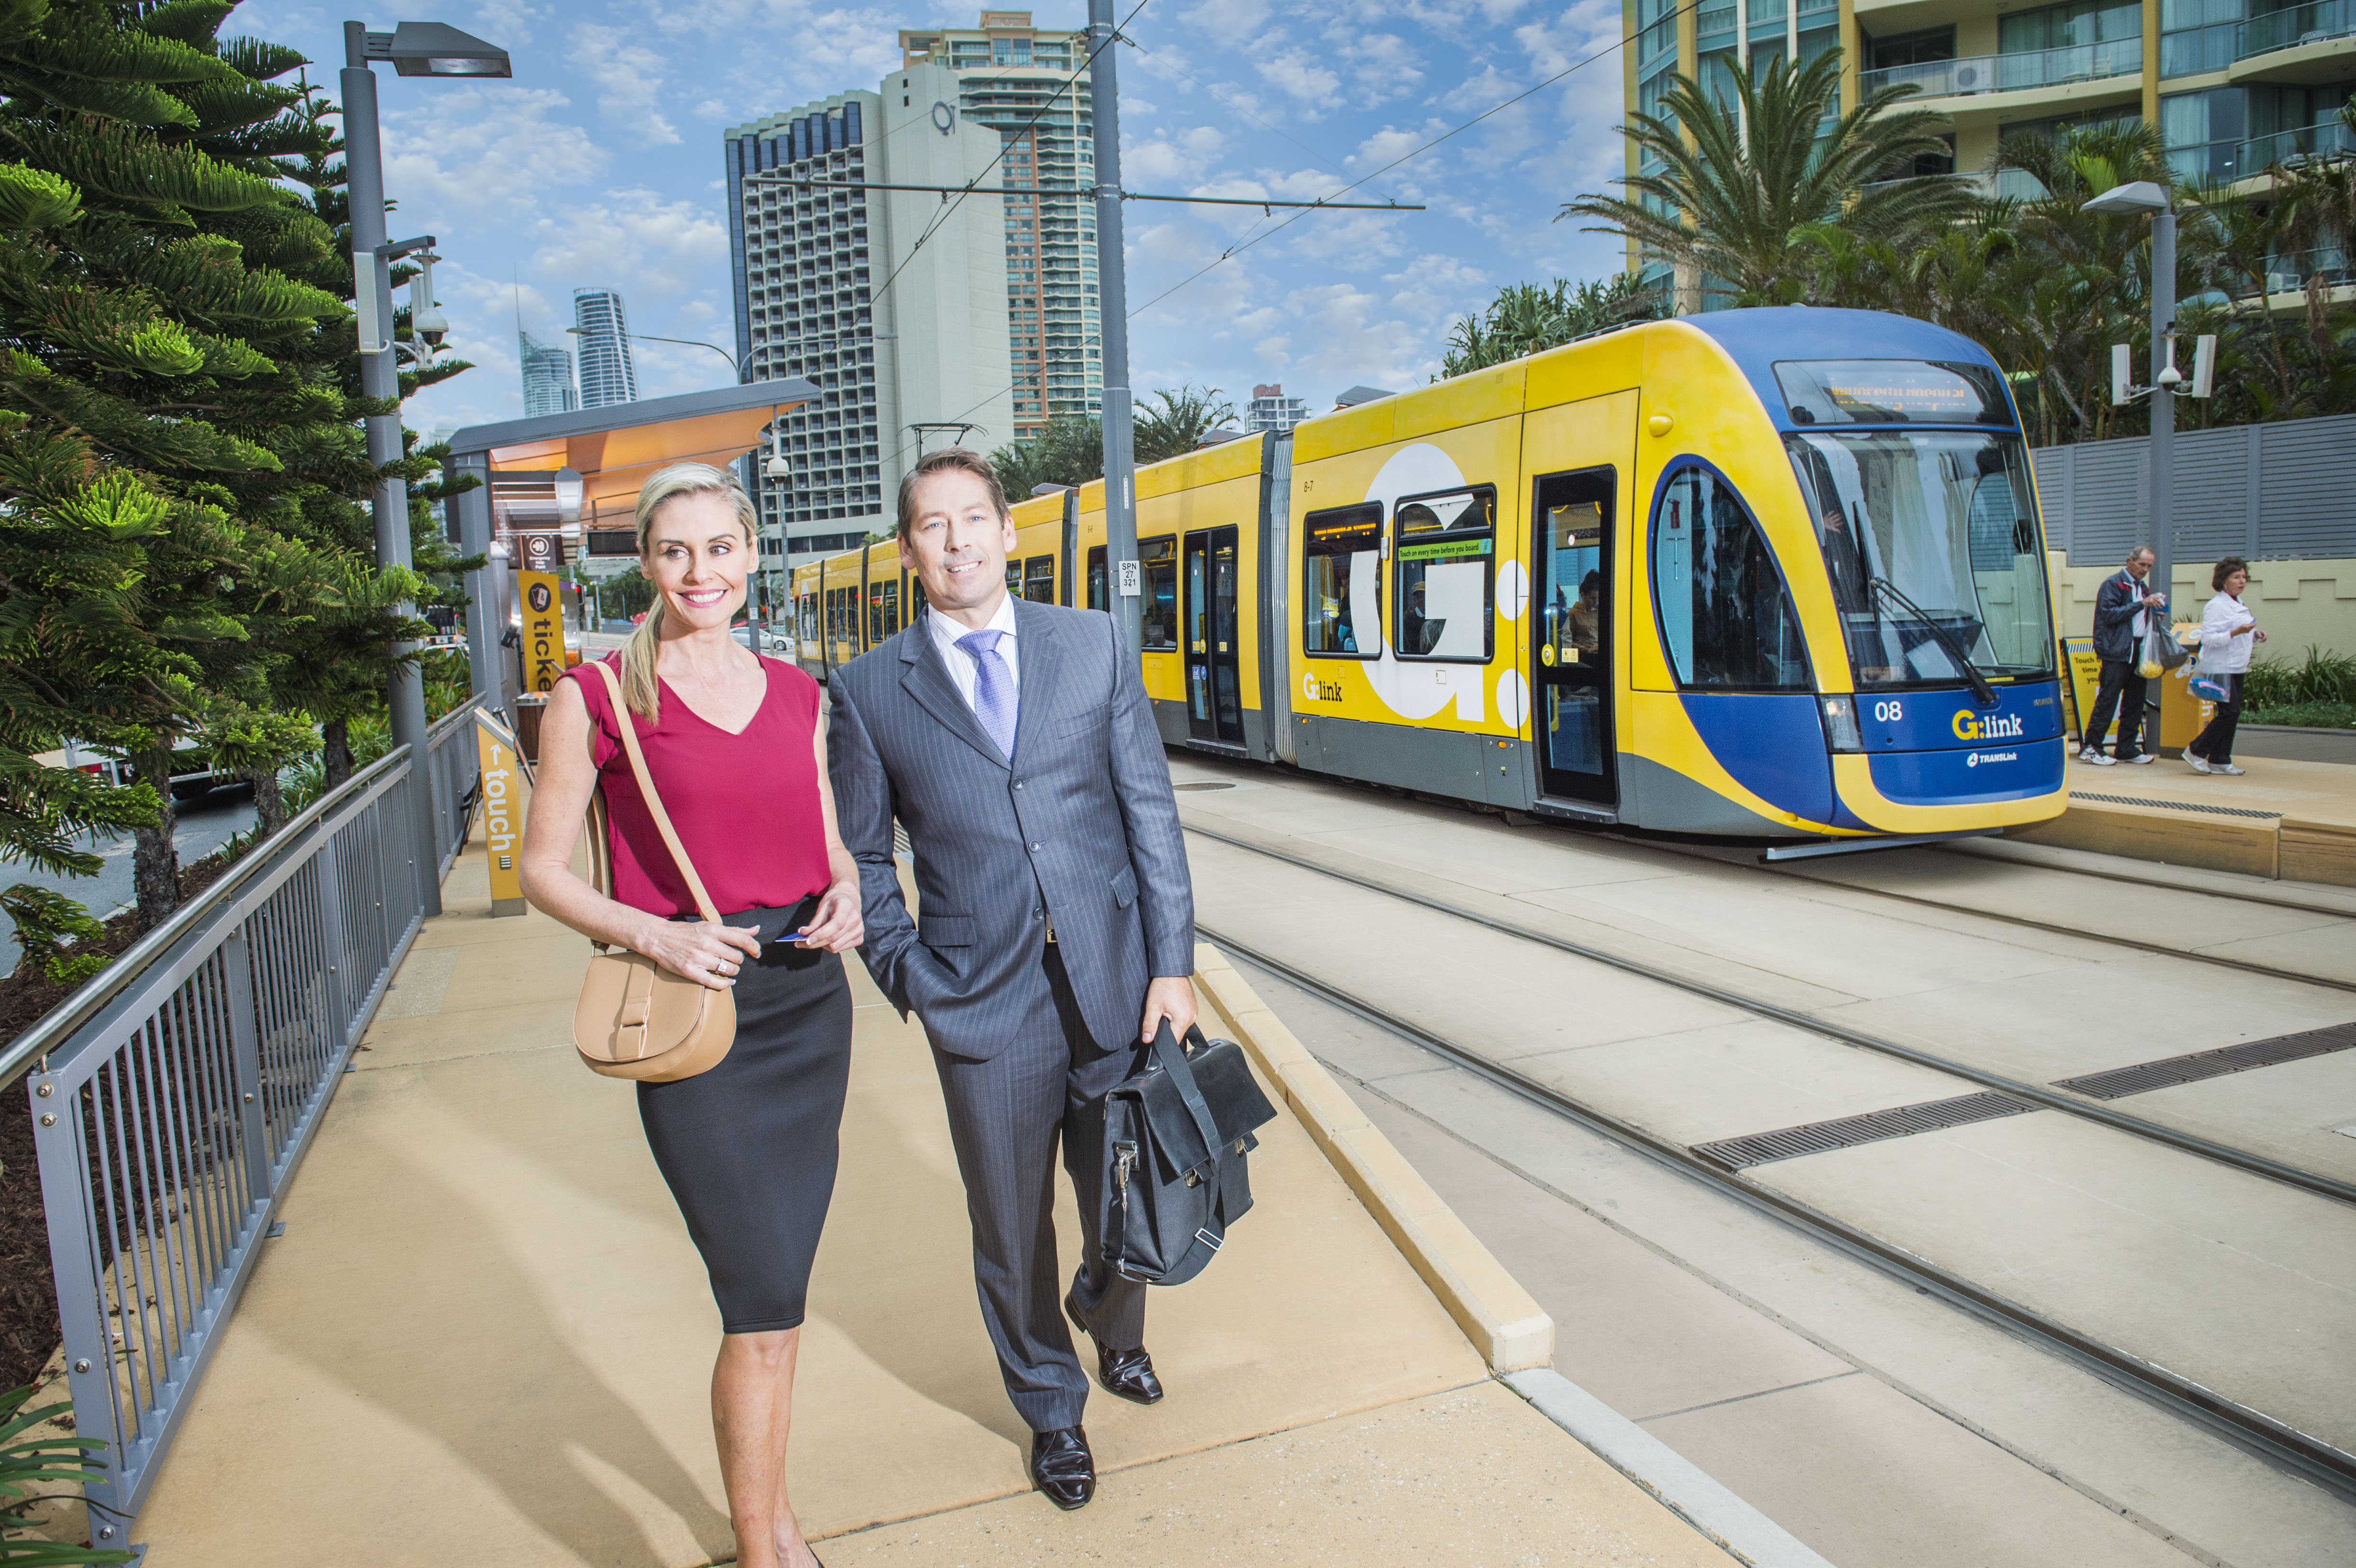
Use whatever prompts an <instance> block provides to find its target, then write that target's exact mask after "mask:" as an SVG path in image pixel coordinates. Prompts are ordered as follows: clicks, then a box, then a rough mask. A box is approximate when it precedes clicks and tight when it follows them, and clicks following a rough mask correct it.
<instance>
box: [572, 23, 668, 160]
mask: <svg viewBox="0 0 2356 1568" xmlns="http://www.w3.org/2000/svg"><path fill="white" fill-rule="evenodd" d="M629 37H630V35H627V34H625V33H624V32H623V31H622V30H621V29H619V28H617V27H594V26H583V27H575V28H573V47H572V48H571V50H570V51H569V58H570V59H572V61H573V68H574V69H576V70H578V71H579V72H580V73H581V74H582V75H583V76H584V77H585V78H586V79H588V80H591V81H594V82H595V83H596V84H597V89H598V91H597V107H598V109H599V110H600V111H601V112H603V113H604V114H605V119H606V123H608V124H609V125H610V126H612V127H613V128H614V129H616V130H620V131H625V132H627V133H630V134H631V135H633V136H635V137H637V138H638V139H639V140H640V141H641V142H642V143H644V144H648V145H652V146H662V145H665V144H671V143H676V142H677V141H678V140H679V132H678V130H677V129H676V128H675V127H674V126H673V125H672V124H671V123H670V122H669V120H666V119H665V118H663V116H662V113H661V112H659V110H657V109H656V107H655V105H656V103H657V102H658V101H660V100H661V98H662V96H663V57H662V56H660V55H658V54H657V53H656V52H655V51H654V50H652V49H650V48H647V47H646V46H645V45H644V44H639V43H634V42H631V41H629Z"/></svg>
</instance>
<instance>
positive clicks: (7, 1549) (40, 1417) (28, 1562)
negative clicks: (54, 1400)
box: [0, 1388, 134, 1568]
mask: <svg viewBox="0 0 2356 1568" xmlns="http://www.w3.org/2000/svg"><path fill="white" fill-rule="evenodd" d="M32 1397H33V1391H32V1390H31V1389H30V1388H19V1389H10V1390H9V1391H8V1392H5V1393H0V1563H9V1564H22V1565H23V1568H103V1565H104V1564H108V1563H129V1562H131V1561H133V1558H134V1554H133V1553H131V1552H102V1551H100V1550H98V1549H97V1548H95V1547H90V1546H72V1545H69V1544H67V1543H65V1542H63V1541H41V1540H37V1539H28V1538H27V1537H26V1536H25V1535H23V1534H22V1533H20V1532H21V1531H24V1530H26V1529H27V1526H26V1524H25V1522H24V1518H25V1515H26V1513H27V1512H28V1511H29V1510H30V1509H32V1508H33V1506H34V1505H35V1504H36V1503H38V1502H39V1501H40V1500H41V1499H42V1497H43V1496H44V1494H42V1493H39V1492H36V1491H34V1490H33V1488H35V1487H38V1486H42V1485H45V1484H48V1483H55V1482H64V1483H68V1484H72V1485H79V1484H80V1483H83V1482H87V1481H95V1480H98V1479H100V1478H101V1477H100V1474H99V1472H98V1471H97V1470H95V1469H93V1468H91V1463H90V1456H91V1455H92V1454H94V1453H96V1452H97V1451H98V1450H100V1449H102V1448H103V1447H105V1446H106V1445H105V1443H104V1442H103V1441H102V1440H101V1439H99V1438H96V1437H57V1436H49V1437H38V1436H32V1435H29V1434H31V1433H32V1432H33V1430H34V1428H36V1427H37V1426H40V1425H42V1424H44V1423H46V1422H48V1420H49V1418H50V1417H52V1416H54V1415H57V1414H59V1413H60V1410H61V1408H62V1407H60V1406H59V1405H54V1404H45V1405H43V1406H42V1407H41V1408H40V1409H38V1410H27V1409H26V1408H25V1406H26V1405H27V1403H29V1402H30V1401H31V1399H32Z"/></svg>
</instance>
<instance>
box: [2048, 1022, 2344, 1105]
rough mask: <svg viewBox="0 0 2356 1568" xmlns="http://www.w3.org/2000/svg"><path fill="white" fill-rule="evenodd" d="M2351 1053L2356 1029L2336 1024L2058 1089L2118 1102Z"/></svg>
mask: <svg viewBox="0 0 2356 1568" xmlns="http://www.w3.org/2000/svg"><path fill="white" fill-rule="evenodd" d="M2351 1050H2356V1023H2347V1024H2333V1025H2331V1026H2329V1028H2326V1029H2308V1030H2305V1031H2304V1032H2302V1033H2299V1034H2284V1035H2276V1037H2275V1038H2274V1039H2272V1040H2244V1041H2243V1042H2242V1043H2241V1044H2239V1045H2228V1046H2223V1047H2222V1048H2220V1049H2218V1050H2216V1051H2193V1052H2191V1053H2190V1054H2189V1055H2185V1056H2168V1057H2162V1058H2161V1059H2160V1060H2159V1061H2138V1062H2136V1064H2135V1065H2134V1066H2133V1067H2114V1068H2112V1069H2111V1070H2110V1071H2109V1072H2089V1073H2087V1074H2085V1075H2084V1076H2083V1077H2081V1078H2061V1079H2056V1080H2055V1081H2054V1084H2053V1087H2055V1088H2056V1089H2067V1090H2070V1091H2071V1092H2072V1093H2078V1094H2084V1095H2087V1096H2089V1097H2090V1098H2093V1099H2096V1100H2116V1099H2121V1098H2123V1097H2125V1096H2126V1095H2128V1094H2140V1093H2144V1092H2146V1091H2147V1090H2151V1089H2168V1088H2173V1087H2174V1086H2175V1085H2177V1084H2179V1083H2200V1082H2201V1080H2202V1079H2203V1078H2222V1077H2223V1076H2225V1074H2227V1073H2228V1072H2245V1071H2247V1070H2248V1069H2250V1068H2253V1067H2274V1066H2276V1065H2278V1064H2280V1063H2282V1062H2285V1061H2306V1060H2307V1059H2308V1057H2310V1056H2329V1055H2330V1054H2331V1053H2332V1052H2333V1051H2351Z"/></svg>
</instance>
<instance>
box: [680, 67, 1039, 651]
mask: <svg viewBox="0 0 2356 1568" xmlns="http://www.w3.org/2000/svg"><path fill="white" fill-rule="evenodd" d="M998 152H999V137H998V136H997V134H996V133H994V132H992V131H991V130H989V129H987V128H986V127H984V126H982V125H980V124H979V123H974V122H973V121H970V120H969V119H968V118H967V116H966V114H965V113H964V112H963V110H962V109H961V108H960V107H959V104H958V80H957V78H956V77H955V76H954V75H952V74H951V73H950V72H949V71H948V70H946V69H942V68H939V67H936V66H929V65H916V66H911V67H909V68H908V69H905V70H898V71H894V72H893V73H892V75H890V76H889V77H887V78H885V79H884V80H883V84H882V90H881V91H875V92H866V91H854V92H844V93H840V94H837V95H836V96H834V97H832V98H829V99H826V100H825V101H822V102H818V103H809V104H804V105H802V106H801V107H800V108H798V109H792V110H788V111H787V112H784V113H782V114H773V115H770V116H768V117H767V118H766V119H762V120H757V121H755V122H753V123H750V124H745V125H738V126H735V127H734V128H732V129H731V130H729V131H728V132H727V133H726V137H725V140H724V142H723V155H724V157H725V160H726V163H725V167H726V171H727V185H728V195H729V229H730V250H731V253H732V257H733V260H734V267H735V273H734V285H735V304H736V344H737V349H738V355H739V362H740V363H742V364H743V365H744V367H745V370H746V373H747V376H748V378H749V379H755V380H758V379H766V378H769V377H777V376H800V377H806V378H807V379H809V380H810V381H812V382H814V383H816V384H817V386H818V388H819V402H818V403H817V404H816V405H814V406H811V407H808V408H804V409H799V410H797V411H794V412H793V413H791V414H788V415H787V416H786V417H785V419H784V420H783V421H782V424H783V428H782V430H781V431H780V432H778V433H779V435H780V436H781V437H782V440H783V443H784V446H785V449H786V454H787V462H788V463H789V464H790V465H791V466H792V469H793V475H792V477H791V478H790V479H789V480H787V481H786V482H784V483H778V482H775V481H772V480H769V479H768V478H766V476H765V475H762V474H761V473H760V472H759V470H760V467H761V466H762V464H761V463H759V462H756V463H754V464H748V466H749V467H750V468H751V469H752V470H753V472H752V474H751V476H750V478H749V479H748V484H749V485H751V487H752V488H753V492H754V494H755V496H759V497H760V506H761V516H762V521H763V528H762V536H763V537H762V540H761V549H762V563H761V564H762V571H763V572H764V574H765V575H766V576H767V577H768V578H769V579H770V582H769V589H770V597H769V603H773V604H775V603H783V602H784V599H785V592H784V582H783V573H784V571H785V570H786V568H787V563H788V561H789V560H790V559H791V558H792V557H794V556H800V555H805V554H808V553H809V552H811V551H818V550H832V549H842V548H845V547H847V546H849V545H851V544H854V543H856V542H857V541H858V540H859V539H861V538H862V537H863V536H864V535H866V534H869V533H873V532H878V531H881V530H883V529H885V528H890V527H892V522H893V519H892V508H893V507H894V503H895V499H896V496H897V494H898V490H899V484H900V476H901V475H902V474H904V473H905V472H906V470H907V468H908V466H909V465H910V464H913V463H914V462H915V461H916V452H917V444H916V434H915V432H912V431H911V429H910V428H909V427H910V426H912V425H941V424H954V423H969V424H971V425H973V426H974V427H976V428H975V429H974V431H973V432H971V433H970V434H969V437H968V438H967V439H968V440H969V443H970V444H972V445H975V446H978V447H980V448H982V449H984V450H987V449H989V448H990V447H992V446H996V445H1001V444H1003V443H1005V442H1007V441H1009V440H1011V439H1012V438H1013V436H1014V434H1015V428H1014V427H1015V422H1016V421H1015V419H1014V416H1013V407H1012V405H1013V382H1014V378H1013V375H1012V371H1011V369H1010V368H1009V364H1008V359H1007V299H1006V294H1005V292H1004V291H1003V290H1002V289H1001V287H1000V286H999V262H1000V251H1001V246H1000V231H1001V211H1000V204H999V201H998V199H997V198H996V197H949V198H948V199H947V200H944V199H943V198H942V197H940V196H939V195H937V194H935V193H934V192H932V191H929V190H922V189H919V190H877V189H873V188H872V187H865V186H862V184H861V183H860V182H861V181H862V180H873V181H875V182H877V183H878V184H880V185H907V186H919V187H929V186H949V187H956V186H962V185H969V184H974V183H984V184H987V183H990V180H991V178H993V177H994V174H993V172H992V171H991V162H992V160H993V159H994V158H995V157H996V156H997V155H998ZM946 439H947V437H946V436H945V435H931V436H928V438H927V442H926V446H927V449H928V450H929V449H930V448H932V447H937V446H939V445H941V444H942V443H943V442H944V441H945V440H946Z"/></svg>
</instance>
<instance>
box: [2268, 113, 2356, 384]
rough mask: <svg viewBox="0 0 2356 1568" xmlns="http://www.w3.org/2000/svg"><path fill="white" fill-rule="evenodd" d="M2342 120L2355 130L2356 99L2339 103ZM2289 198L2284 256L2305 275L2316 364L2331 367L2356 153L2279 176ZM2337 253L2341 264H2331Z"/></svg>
mask: <svg viewBox="0 0 2356 1568" xmlns="http://www.w3.org/2000/svg"><path fill="white" fill-rule="evenodd" d="M2340 121H2341V122H2342V123H2344V124H2346V125H2347V127H2348V129H2349V131H2350V132H2351V133H2356V100H2351V101H2349V102H2347V103H2344V104H2342V105H2341V106H2340ZM2277 188H2279V189H2280V190H2281V192H2282V194H2283V195H2284V196H2285V197H2287V198H2288V200H2287V203H2286V207H2287V210H2286V212H2285V213H2284V215H2283V220H2282V248H2283V251H2284V257H2285V259H2286V260H2287V261H2292V262H2293V264H2294V266H2295V267H2296V268H2297V271H2298V272H2304V273H2305V274H2306V276H2307V332H2308V341H2309V342H2310V343H2311V344H2313V346H2314V348H2315V356H2316V363H2317V364H2318V365H2319V367H2322V368H2325V369H2326V370H2327V371H2328V370H2329V366H2330V364H2331V359H2332V351H2333V349H2334V348H2335V347H2337V345H2336V344H2335V343H2334V341H2333V338H2334V336H2335V334H2333V332H2332V331H2331V327H2330V317H2331V283H2332V277H2331V274H2332V272H2334V271H2335V270H2336V271H2339V272H2341V273H2342V274H2343V277H2344V275H2345V273H2346V271H2347V268H2348V264H2349V259H2350V252H2351V251H2356V158H2351V157H2347V156H2344V155H2343V156H2340V157H2332V158H2319V159H2312V160H2309V161H2308V163H2306V164H2305V165H2301V166H2300V167H2299V168H2297V169H2295V170H2293V171H2291V172H2290V173H2288V174H2286V175H2284V176H2280V184H2279V186H2278V187H2277ZM2335 253H2336V254H2337V255H2338V257H2339V264H2338V267H2337V268H2336V269H2335V268H2334V267H2332V266H2330V265H2329V264H2328V263H2329V258H2330V257H2331V256H2332V255H2334V254H2335Z"/></svg>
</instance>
